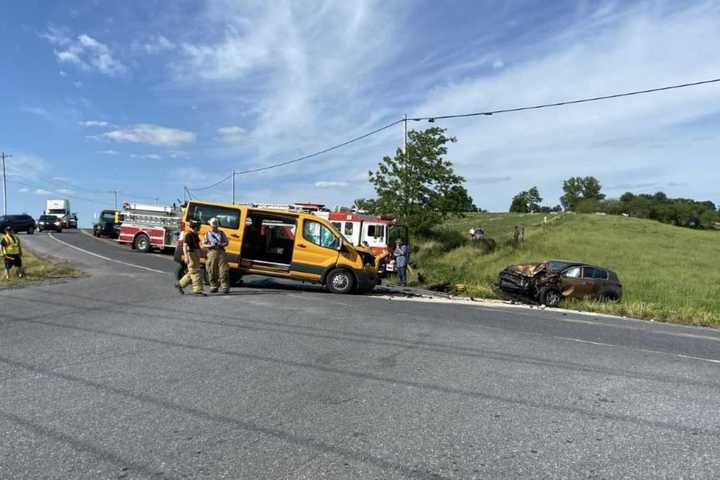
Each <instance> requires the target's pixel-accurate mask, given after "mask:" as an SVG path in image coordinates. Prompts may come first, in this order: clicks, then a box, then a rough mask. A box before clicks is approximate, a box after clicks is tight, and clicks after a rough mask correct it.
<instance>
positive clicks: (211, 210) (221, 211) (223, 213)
mask: <svg viewBox="0 0 720 480" xmlns="http://www.w3.org/2000/svg"><path fill="white" fill-rule="evenodd" d="M213 217H215V218H217V219H218V220H219V221H220V226H221V227H223V228H232V229H236V228H238V227H239V226H240V210H237V209H235V208H226V207H216V206H214V205H203V204H201V203H192V204H190V210H189V211H188V215H187V218H188V220H197V221H199V222H200V223H202V224H204V225H207V224H208V221H209V220H210V219H211V218H213Z"/></svg>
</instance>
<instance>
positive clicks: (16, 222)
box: [0, 213, 37, 235]
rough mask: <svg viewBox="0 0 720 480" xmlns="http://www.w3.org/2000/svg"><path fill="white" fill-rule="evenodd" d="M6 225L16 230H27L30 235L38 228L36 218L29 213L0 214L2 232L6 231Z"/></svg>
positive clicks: (0, 230)
mask: <svg viewBox="0 0 720 480" xmlns="http://www.w3.org/2000/svg"><path fill="white" fill-rule="evenodd" d="M5 227H12V229H13V230H14V231H16V232H27V233H28V234H29V235H32V234H33V233H35V230H36V229H37V226H36V225H35V220H34V219H33V218H32V217H31V216H30V215H28V214H27V213H23V214H20V215H4V216H0V232H3V231H5Z"/></svg>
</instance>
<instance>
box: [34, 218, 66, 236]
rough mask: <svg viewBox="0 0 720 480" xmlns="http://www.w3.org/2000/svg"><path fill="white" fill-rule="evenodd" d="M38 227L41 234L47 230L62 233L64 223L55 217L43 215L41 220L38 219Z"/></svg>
mask: <svg viewBox="0 0 720 480" xmlns="http://www.w3.org/2000/svg"><path fill="white" fill-rule="evenodd" d="M37 226H38V230H40V231H41V232H44V231H46V230H52V231H54V232H62V221H60V219H59V218H58V217H56V216H55V215H41V216H40V218H38V221H37Z"/></svg>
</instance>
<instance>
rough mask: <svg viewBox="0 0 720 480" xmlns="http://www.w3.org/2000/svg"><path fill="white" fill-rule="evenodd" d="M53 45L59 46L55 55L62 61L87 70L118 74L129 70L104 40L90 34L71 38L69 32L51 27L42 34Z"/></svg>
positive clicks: (111, 74)
mask: <svg viewBox="0 0 720 480" xmlns="http://www.w3.org/2000/svg"><path fill="white" fill-rule="evenodd" d="M42 36H43V38H45V39H47V40H48V41H49V42H50V43H51V44H52V45H54V46H56V47H59V49H58V50H55V57H56V58H57V60H58V62H60V63H69V64H73V65H75V66H77V67H79V68H80V69H82V70H85V71H96V72H99V73H102V74H105V75H110V76H117V75H122V74H125V73H126V72H127V67H126V66H125V65H124V64H123V63H122V62H120V61H119V60H117V59H116V58H115V57H114V56H113V52H112V50H111V49H110V47H108V46H107V45H105V44H104V43H102V42H99V41H98V40H96V39H94V38H93V37H91V36H90V35H87V34H81V35H78V36H77V37H76V38H71V37H70V36H69V35H68V34H67V33H65V32H63V31H61V30H59V29H54V28H52V27H51V28H50V29H49V30H48V33H46V34H44V35H42Z"/></svg>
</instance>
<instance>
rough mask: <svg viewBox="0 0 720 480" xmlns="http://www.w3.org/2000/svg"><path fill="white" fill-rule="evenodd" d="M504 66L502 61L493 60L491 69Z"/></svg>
mask: <svg viewBox="0 0 720 480" xmlns="http://www.w3.org/2000/svg"><path fill="white" fill-rule="evenodd" d="M504 66H505V62H503V61H502V60H495V61H494V62H493V64H492V67H493V68H494V69H496V70H497V69H499V68H503V67H504Z"/></svg>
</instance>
